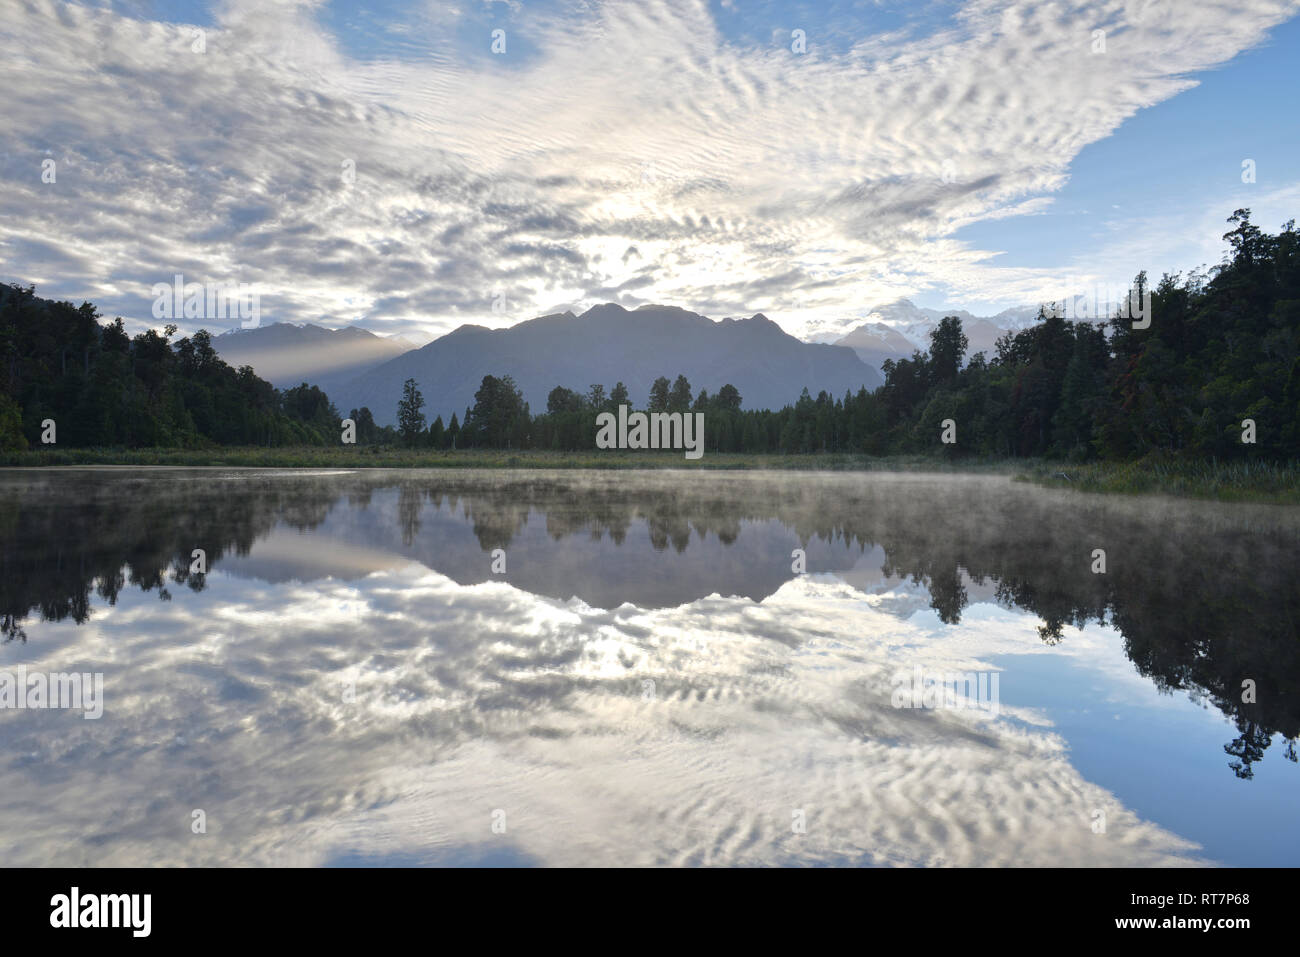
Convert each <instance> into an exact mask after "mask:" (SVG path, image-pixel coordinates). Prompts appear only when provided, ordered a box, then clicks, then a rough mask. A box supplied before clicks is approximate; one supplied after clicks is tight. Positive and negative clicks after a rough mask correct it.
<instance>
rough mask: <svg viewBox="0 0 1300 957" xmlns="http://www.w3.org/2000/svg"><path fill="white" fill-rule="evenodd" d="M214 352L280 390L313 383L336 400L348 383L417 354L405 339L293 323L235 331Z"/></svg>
mask: <svg viewBox="0 0 1300 957" xmlns="http://www.w3.org/2000/svg"><path fill="white" fill-rule="evenodd" d="M212 347H213V348H214V349H215V350H216V351H217V354H218V355H219V356H221V358H222V359H223V360H224V361H225V362H226V363H227V364H228V365H231V366H234V367H235V368H239V367H240V366H244V365H249V366H252V367H253V369H254V370H255V371H256V372H257V374H258V375H259V376H261V377H262V378H263V379H265V380H267V381H268V382H270V383H271V384H272V385H273V386H275V387H276V388H278V389H289V388H292V387H293V386H296V385H299V384H301V383H303V382H309V383H311V384H312V385H317V386H320V387H321V388H322V389H323V390H324V391H325V393H326V394H327V395H329V397H330V398H331V399H332V398H334V393H335V392H336V391H337V390H338V389H340V388H341V387H342V385H343V383H345V382H350V381H351V380H352V379H354V378H356V377H357V376H358V375H360V374H361V373H363V372H365V371H367V370H369V369H373V368H374V367H375V366H377V365H380V364H382V363H384V362H387V361H388V360H389V359H392V358H395V357H396V356H399V355H401V354H402V353H403V352H406V351H408V350H409V349H411V348H412V346H411V344H410V343H409V342H406V341H404V340H402V339H397V338H392V337H388V336H377V335H375V334H374V333H373V332H369V331H367V330H365V329H360V328H358V327H357V326H344V327H343V328H341V329H326V328H325V327H323V326H317V325H313V324H311V323H303V324H301V325H297V324H292V323H287V322H277V323H273V324H271V325H267V326H258V327H257V328H255V329H234V330H232V331H230V332H225V333H222V334H221V335H219V336H216V337H215V338H213V340H212ZM343 414H344V415H346V414H347V410H344V412H343Z"/></svg>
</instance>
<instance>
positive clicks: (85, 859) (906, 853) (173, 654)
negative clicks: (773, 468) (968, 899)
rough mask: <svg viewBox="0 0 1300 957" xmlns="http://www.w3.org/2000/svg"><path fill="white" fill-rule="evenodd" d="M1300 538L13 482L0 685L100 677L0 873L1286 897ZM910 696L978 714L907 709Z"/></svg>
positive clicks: (1229, 527) (14, 740)
mask: <svg viewBox="0 0 1300 957" xmlns="http://www.w3.org/2000/svg"><path fill="white" fill-rule="evenodd" d="M1298 514H1300V510H1297V509H1288V508H1282V507H1264V506H1243V505H1233V506H1227V505H1217V504H1212V503H1202V502H1189V501H1173V500H1164V499H1155V498H1131V499H1128V498H1116V497H1100V496H1089V495H1083V494H1079V493H1073V492H1069V491H1057V490H1047V489H1042V488H1038V487H1036V486H1032V485H1028V484H1024V483H1018V482H1013V481H1011V480H1010V479H1008V478H1006V477H1002V476H955V475H920V474H909V475H894V474H885V473H866V474H861V473H858V474H844V473H839V474H836V473H779V474H774V473H755V472H743V473H723V472H699V471H690V472H687V471H653V472H551V471H547V472H526V471H515V472H505V471H493V472H479V471H468V470H453V471H425V470H409V471H406V470H392V471H390V470H374V471H360V472H358V471H349V472H304V471H272V470H225V469H67V470H53V471H52V470H22V469H12V470H0V545H2V557H0V571H2V572H3V577H2V581H0V619H2V621H0V624H2V625H3V632H4V640H3V643H2V644H0V676H2V675H3V674H4V673H10V674H16V673H17V672H18V669H20V668H25V669H26V671H27V672H28V673H46V674H52V673H67V672H86V673H95V672H102V673H103V675H104V697H103V706H104V712H103V716H102V717H101V718H99V719H97V720H87V719H86V718H85V717H84V715H83V713H82V712H80V711H77V710H75V709H63V710H56V709H38V708H15V707H9V708H6V709H3V710H0V761H2V762H3V775H4V785H5V796H6V800H5V801H4V802H3V803H0V862H2V863H4V864H8V865H41V864H66V865H142V864H144V865H147V864H167V865H180V864H189V865H211V864H218V865H220V864H266V865H270V864H281V865H298V864H306V865H317V864H538V865H584V864H602V865H603V864H632V865H642V864H699V865H725V864H741V865H765V864H837V865H868V864H869V865H902V864H918V865H976V866H986V865H987V866H999V865H1013V866H1015V865H1019V866H1023V865H1048V864H1066V865H1075V864H1077V865H1097V866H1115V865H1169V864H1214V863H1223V864H1246V865H1253V864H1271V865H1296V864H1300V834H1297V828H1296V825H1295V823H1294V819H1295V807H1296V802H1295V795H1296V793H1297V785H1298V784H1300V776H1298V771H1300V769H1298V768H1297V766H1296V755H1295V739H1296V737H1297V734H1300V634H1297V627H1298V623H1300V550H1298V549H1297V545H1298V544H1300V518H1298V517H1297V515H1298ZM195 549H202V550H203V551H204V552H205V558H206V572H204V571H202V570H199V571H192V570H191V569H192V567H193V565H194V550H195ZM1098 550H1103V551H1104V562H1105V570H1104V572H1101V571H1098V570H1097V569H1098V567H1099V566H1098V554H1099V553H1098ZM800 551H801V552H802V555H800ZM502 563H504V570H502ZM494 565H495V570H494ZM801 569H802V573H801ZM918 670H919V672H918ZM917 673H923V674H925V675H926V676H934V675H957V674H976V675H979V676H981V680H983V679H985V678H990V679H992V678H995V679H996V681H995V682H991V686H992V688H993V689H994V690H995V692H996V694H995V697H994V705H995V706H994V707H983V708H981V707H952V706H951V704H952V702H947V704H948V705H949V706H946V707H945V706H943V705H944V704H945V702H944V701H943V700H942V699H940V700H938V701H937V702H936V701H932V700H930V699H926V702H925V705H924V706H919V707H900V706H899V699H898V695H897V689H898V687H899V680H900V678H899V676H900V675H915V674H917ZM1243 683H1245V684H1247V685H1249V686H1250V687H1251V688H1253V695H1252V694H1248V693H1246V692H1244V691H1243ZM1252 697H1253V700H1250V699H1251V698H1252ZM1243 699H1246V700H1243ZM984 703H985V704H986V705H987V704H988V702H987V701H985V702H984ZM196 811H202V812H203V814H202V818H201V819H202V820H203V821H204V822H205V825H206V830H205V832H203V833H195V829H196V827H197V825H195V824H194V822H195V820H196V814H195V812H196Z"/></svg>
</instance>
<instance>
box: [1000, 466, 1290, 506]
mask: <svg viewBox="0 0 1300 957" xmlns="http://www.w3.org/2000/svg"><path fill="white" fill-rule="evenodd" d="M1017 478H1021V479H1024V480H1027V481H1031V482H1036V483H1037V484H1039V485H1047V486H1064V487H1069V488H1073V489H1078V490H1079V491H1083V492H1109V493H1125V494H1138V495H1140V494H1160V495H1176V496H1182V497H1186V498H1208V499H1215V500H1218V501H1222V502H1264V503H1272V504H1278V505H1300V462H1289V463H1276V462H1218V461H1213V460H1211V461H1203V460H1202V461H1181V460H1169V461H1151V460H1140V461H1137V462H1090V463H1087V464H1083V465H1079V464H1060V463H1051V462H1033V463H1031V464H1030V465H1029V466H1027V467H1024V466H1022V468H1021V469H1020V470H1019V472H1018V475H1017Z"/></svg>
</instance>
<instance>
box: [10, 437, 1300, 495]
mask: <svg viewBox="0 0 1300 957" xmlns="http://www.w3.org/2000/svg"><path fill="white" fill-rule="evenodd" d="M70 465H71V466H75V465H124V466H160V465H161V466H218V467H227V468H537V469H646V468H651V469H659V468H674V469H682V468H688V469H767V470H795V469H812V470H825V471H910V472H979V473H991V474H1006V475H1011V476H1014V477H1015V478H1017V479H1019V480H1022V481H1028V482H1034V483H1036V484H1039V485H1043V486H1048V487H1059V488H1071V489H1075V490H1078V491H1084V492H1106V493H1127V494H1149V493H1158V494H1162V495H1176V496H1186V497H1191V498H1207V499H1217V500H1220V501H1229V502H1233V501H1240V502H1268V503H1278V504H1288V505H1298V504H1300V463H1296V462H1292V463H1289V464H1276V463H1263V462H1256V463H1250V462H1213V461H1208V462H1207V461H1151V460H1143V461H1138V462H1093V463H1088V464H1082V465H1080V464H1062V463H1056V462H1047V461H1042V460H1026V459H991V460H990V459H955V460H947V459H940V458H933V457H928V456H888V457H883V458H882V457H872V456H864V455H843V454H824V455H749V454H744V453H713V452H710V453H707V454H706V455H705V456H704V457H703V458H702V459H698V460H696V461H689V460H687V459H686V458H685V457H684V456H683V454H682V453H681V452H649V451H647V452H631V451H614V450H611V451H605V452H596V451H587V452H548V451H540V450H528V451H518V450H516V451H511V450H507V449H460V450H457V451H447V450H433V449H403V448H396V447H376V446H343V447H317V446H303V447H289V448H263V447H227V448H215V449H206V450H193V449H32V450H28V451H25V452H3V453H0V466H7V467H13V466H19V467H33V466H70Z"/></svg>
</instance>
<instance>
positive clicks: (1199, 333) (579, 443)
mask: <svg viewBox="0 0 1300 957" xmlns="http://www.w3.org/2000/svg"><path fill="white" fill-rule="evenodd" d="M1228 222H1229V223H1230V224H1231V225H1232V226H1233V227H1234V228H1233V230H1232V231H1231V232H1228V233H1227V234H1225V235H1224V239H1225V240H1226V241H1227V242H1228V244H1229V250H1228V255H1227V258H1226V259H1225V261H1224V262H1223V264H1222V265H1220V266H1219V267H1218V268H1216V269H1215V270H1213V272H1212V274H1211V275H1210V276H1206V275H1204V274H1201V273H1192V274H1191V275H1189V276H1187V277H1183V276H1180V275H1165V276H1164V277H1163V278H1162V279H1161V280H1160V282H1159V283H1158V284H1157V285H1156V286H1155V287H1154V288H1149V287H1148V281H1147V276H1146V274H1145V273H1140V274H1139V275H1138V276H1137V278H1136V279H1135V281H1134V286H1133V289H1132V290H1131V293H1130V296H1131V299H1132V301H1133V302H1134V303H1142V302H1144V301H1145V300H1146V299H1147V297H1148V296H1149V301H1150V313H1149V315H1150V317H1151V321H1150V325H1149V326H1148V327H1147V328H1144V329H1143V328H1134V320H1133V319H1132V318H1129V317H1124V318H1118V317H1116V318H1111V319H1103V320H1100V321H1097V322H1087V321H1071V320H1069V319H1066V318H1065V317H1064V315H1063V314H1062V313H1063V312H1064V311H1065V310H1063V309H1059V308H1058V309H1052V308H1048V309H1043V310H1041V311H1040V314H1039V320H1038V322H1037V323H1036V324H1035V325H1034V326H1033V327H1031V328H1029V329H1025V330H1023V331H1020V332H1017V333H1015V334H1014V335H1013V334H1010V333H1008V334H1007V335H1006V336H1003V337H1002V338H1001V339H1000V340H998V342H997V344H996V351H995V353H994V354H993V355H991V356H990V355H985V354H984V353H977V354H976V355H975V356H973V357H971V358H970V359H969V361H965V362H963V357H964V356H965V353H966V348H967V340H966V337H965V335H964V333H963V332H962V328H961V321H960V320H959V319H957V318H955V317H948V318H945V319H944V320H942V321H941V322H940V323H939V325H938V327H937V328H936V329H935V331H934V333H933V334H932V341H931V344H930V348H929V350H928V351H927V352H920V351H917V352H915V353H914V354H913V355H912V356H911V357H910V358H908V359H902V360H899V361H897V362H895V361H892V360H890V361H886V362H885V363H884V366H883V369H882V371H883V372H884V375H885V383H884V385H883V386H881V387H880V388H879V389H877V390H876V391H875V392H872V393H868V392H867V391H866V390H865V389H862V390H859V391H858V393H857V394H856V395H855V394H851V393H850V394H846V395H844V396H842V397H836V396H831V395H828V394H827V393H826V392H822V393H820V394H819V395H817V396H816V397H815V398H814V397H813V396H812V395H811V394H809V392H808V390H807V389H804V391H803V394H802V395H801V396H800V397H799V399H798V401H797V402H795V404H794V405H792V406H787V407H786V408H784V409H781V410H780V411H769V410H748V411H742V410H741V408H740V405H741V396H740V394H739V393H738V392H737V390H736V389H735V388H734V387H733V386H731V385H724V386H723V387H722V388H721V389H720V390H719V391H718V393H717V394H716V395H714V396H710V395H709V393H708V392H707V390H702V391H701V392H699V394H698V395H695V396H694V398H692V387H691V385H690V383H689V382H688V381H687V380H686V378H685V377H684V376H678V377H677V379H676V381H675V382H672V383H670V382H669V380H668V379H667V378H659V379H657V380H656V381H655V382H654V383H653V385H652V386H651V389H650V398H649V402H648V406H647V409H646V411H651V412H662V411H667V412H686V411H703V412H705V413H707V414H706V415H705V419H704V422H705V447H706V448H707V449H708V450H709V451H711V452H753V453H774V452H775V453H808V452H856V453H866V454H871V455H886V454H893V453H916V452H928V451H933V452H940V453H943V454H946V455H949V456H959V455H985V456H1045V457H1051V458H1065V459H1073V460H1085V459H1093V458H1100V459H1112V460H1122V459H1133V458H1138V457H1141V456H1144V455H1149V454H1152V453H1156V454H1169V455H1176V456H1184V457H1189V458H1210V457H1214V458H1220V459H1233V458H1269V459H1289V458H1295V457H1296V456H1297V454H1300V241H1298V237H1297V233H1296V232H1295V228H1294V222H1289V223H1287V224H1286V225H1285V226H1284V227H1283V229H1282V232H1281V233H1279V234H1278V235H1268V234H1266V233H1263V232H1261V231H1260V230H1259V229H1258V228H1257V227H1255V226H1254V225H1253V224H1252V223H1251V222H1250V211H1249V210H1237V211H1236V212H1235V213H1234V214H1233V215H1232V217H1231V218H1230V219H1229V220H1228ZM407 387H408V393H407V397H408V399H412V398H413V400H414V401H415V402H417V403H418V402H422V400H420V399H419V391H418V387H417V385H416V383H414V382H408V383H407ZM620 404H630V403H629V400H628V390H627V387H626V386H625V385H624V384H623V383H621V382H620V383H617V384H616V385H614V386H613V387H612V388H610V389H609V390H608V391H606V389H605V387H604V386H602V385H592V386H591V387H590V388H589V389H588V390H587V391H586V392H577V391H574V390H571V389H568V388H565V387H562V386H560V387H556V388H555V389H554V390H552V392H551V394H550V396H549V397H548V400H547V408H546V412H545V413H544V414H541V415H537V416H535V417H531V418H530V416H529V413H528V406H527V403H525V402H524V401H523V397H522V396H521V395H520V394H519V390H518V389H517V388H515V386H514V383H513V382H512V381H511V379H510V378H509V376H506V377H504V378H501V379H497V378H495V377H493V376H488V377H486V378H485V379H484V380H483V387H482V388H481V389H480V391H479V393H478V395H477V396H476V397H475V404H474V406H473V407H472V408H470V409H467V410H466V413H465V417H464V419H462V420H461V421H459V422H458V421H457V419H456V417H455V416H453V417H452V422H451V424H450V425H449V426H446V427H444V425H443V423H442V420H441V418H439V419H437V420H435V422H434V423H433V425H432V426H431V427H430V428H429V429H428V430H425V429H424V427H423V420H422V419H420V420H419V422H416V421H414V420H410V421H408V426H409V427H404V428H402V430H401V432H402V435H403V436H404V437H405V439H406V441H407V442H408V443H410V444H415V445H422V444H423V445H432V446H435V447H439V448H456V447H466V446H475V445H477V446H489V447H495V448H541V449H558V450H578V449H593V448H595V436H596V431H597V429H596V424H595V420H596V415H597V414H599V413H600V412H607V411H614V410H616V409H617V408H618V406H619V405H620ZM361 411H362V412H365V411H366V410H361ZM404 421H405V420H404ZM949 424H950V427H949ZM945 431H947V432H948V437H949V438H950V439H952V441H950V442H944V441H943V439H944V433H945Z"/></svg>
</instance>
